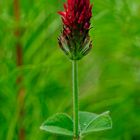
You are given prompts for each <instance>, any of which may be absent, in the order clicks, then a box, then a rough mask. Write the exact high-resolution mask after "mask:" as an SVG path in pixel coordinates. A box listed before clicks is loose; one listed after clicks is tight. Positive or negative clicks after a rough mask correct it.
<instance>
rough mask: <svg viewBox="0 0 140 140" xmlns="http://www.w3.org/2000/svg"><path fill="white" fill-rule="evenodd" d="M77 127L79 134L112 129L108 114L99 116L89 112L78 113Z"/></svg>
mask: <svg viewBox="0 0 140 140" xmlns="http://www.w3.org/2000/svg"><path fill="white" fill-rule="evenodd" d="M79 125H80V126H79V127H80V132H81V134H87V133H91V132H96V131H102V130H106V129H111V128H112V121H111V118H110V116H109V112H104V113H102V114H100V115H98V114H95V113H90V112H79Z"/></svg>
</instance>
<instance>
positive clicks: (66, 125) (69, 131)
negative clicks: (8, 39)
mask: <svg viewBox="0 0 140 140" xmlns="http://www.w3.org/2000/svg"><path fill="white" fill-rule="evenodd" d="M40 129H42V130H45V131H47V132H50V133H54V134H60V135H67V136H73V121H72V119H71V118H70V117H69V116H68V115H67V114H63V113H61V114H56V115H54V116H52V117H50V118H48V119H47V120H46V121H45V122H44V123H43V124H42V126H41V127H40Z"/></svg>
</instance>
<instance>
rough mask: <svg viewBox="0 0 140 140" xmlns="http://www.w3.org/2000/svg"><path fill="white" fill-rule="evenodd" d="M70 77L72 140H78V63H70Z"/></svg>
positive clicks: (74, 61)
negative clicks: (71, 90) (71, 81)
mask: <svg viewBox="0 0 140 140" xmlns="http://www.w3.org/2000/svg"><path fill="white" fill-rule="evenodd" d="M72 76H73V120H74V122H73V125H74V126H73V131H74V140H79V128H78V126H79V115H78V110H79V107H78V106H79V105H78V62H77V61H76V60H73V61H72Z"/></svg>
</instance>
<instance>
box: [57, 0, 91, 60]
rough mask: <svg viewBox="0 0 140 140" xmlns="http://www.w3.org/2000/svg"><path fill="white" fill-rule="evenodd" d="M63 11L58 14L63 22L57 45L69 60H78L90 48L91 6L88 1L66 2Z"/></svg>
mask: <svg viewBox="0 0 140 140" xmlns="http://www.w3.org/2000/svg"><path fill="white" fill-rule="evenodd" d="M64 9H65V11H64V12H58V13H59V14H60V15H61V17H62V21H63V32H62V35H61V36H60V37H59V45H60V47H61V49H62V50H63V51H64V52H65V53H66V54H67V55H68V56H69V57H70V59H73V60H78V59H81V58H82V57H83V56H84V55H86V54H87V53H88V52H89V50H90V49H91V48H92V42H91V41H90V37H89V29H90V19H91V17H92V5H91V4H90V0H67V3H66V4H64Z"/></svg>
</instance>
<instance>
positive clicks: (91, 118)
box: [40, 112, 112, 136]
mask: <svg viewBox="0 0 140 140" xmlns="http://www.w3.org/2000/svg"><path fill="white" fill-rule="evenodd" d="M111 128H112V121H111V118H110V116H109V112H105V113H102V114H100V115H98V114H94V113H90V112H79V133H80V136H83V135H85V134H88V133H91V132H96V131H102V130H106V129H111ZM40 129H42V130H45V131H47V132H50V133H54V134H59V135H66V136H73V120H72V119H71V117H69V116H68V115H67V114H64V113H61V114H56V115H54V116H53V117H50V118H49V119H47V120H46V121H45V122H44V123H43V124H42V126H41V127H40Z"/></svg>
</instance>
